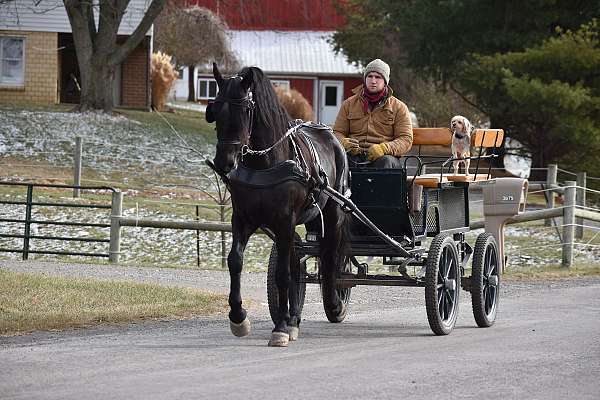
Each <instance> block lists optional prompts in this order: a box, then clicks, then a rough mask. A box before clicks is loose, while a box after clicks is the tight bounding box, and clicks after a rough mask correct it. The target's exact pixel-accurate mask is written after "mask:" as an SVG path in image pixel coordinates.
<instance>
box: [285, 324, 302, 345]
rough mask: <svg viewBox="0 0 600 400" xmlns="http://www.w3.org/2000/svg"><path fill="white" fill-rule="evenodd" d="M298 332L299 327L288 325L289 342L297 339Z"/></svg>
mask: <svg viewBox="0 0 600 400" xmlns="http://www.w3.org/2000/svg"><path fill="white" fill-rule="evenodd" d="M299 333H300V328H298V327H297V326H288V334H289V335H290V342H293V341H296V340H298V334H299Z"/></svg>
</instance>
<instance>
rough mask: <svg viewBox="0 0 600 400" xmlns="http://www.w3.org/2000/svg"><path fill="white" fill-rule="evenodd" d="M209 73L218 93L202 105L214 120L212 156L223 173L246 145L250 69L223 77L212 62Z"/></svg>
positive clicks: (249, 120) (249, 125)
mask: <svg viewBox="0 0 600 400" xmlns="http://www.w3.org/2000/svg"><path fill="white" fill-rule="evenodd" d="M213 75H214V77H215V80H216V81H217V86H218V88H219V93H218V95H217V97H216V99H215V100H214V102H212V103H210V104H209V105H208V106H207V108H206V120H207V121H208V122H209V123H212V122H216V126H217V151H216V154H215V158H214V160H213V162H214V165H215V167H216V168H217V169H218V170H219V171H221V172H223V173H225V174H227V173H228V172H229V171H231V170H232V169H233V168H235V167H236V163H237V158H238V154H240V152H241V148H242V146H244V145H248V141H249V139H250V133H251V130H252V119H253V111H254V101H253V100H252V92H251V91H250V86H251V85H252V76H251V75H252V71H251V70H244V71H242V73H240V74H238V75H235V76H233V77H230V78H223V76H222V75H221V73H220V72H219V69H218V67H217V64H216V63H213Z"/></svg>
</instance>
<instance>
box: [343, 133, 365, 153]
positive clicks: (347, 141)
mask: <svg viewBox="0 0 600 400" xmlns="http://www.w3.org/2000/svg"><path fill="white" fill-rule="evenodd" d="M341 143H342V146H344V149H345V150H346V153H350V154H352V155H353V156H355V155H357V154H358V153H360V146H359V145H358V139H353V138H347V137H344V138H342V140H341Z"/></svg>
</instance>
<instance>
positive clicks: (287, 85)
mask: <svg viewBox="0 0 600 400" xmlns="http://www.w3.org/2000/svg"><path fill="white" fill-rule="evenodd" d="M271 84H272V85H273V87H274V88H278V87H280V88H282V89H286V90H290V81H282V80H276V79H271Z"/></svg>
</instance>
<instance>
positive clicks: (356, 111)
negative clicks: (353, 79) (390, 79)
mask: <svg viewBox="0 0 600 400" xmlns="http://www.w3.org/2000/svg"><path fill="white" fill-rule="evenodd" d="M389 90H390V92H391V88H390V89H389ZM361 91H362V85H360V86H358V87H356V88H354V89H352V93H354V95H353V96H351V97H349V98H348V99H346V100H345V101H344V102H343V103H342V107H341V109H340V112H339V113H338V115H337V118H336V120H335V125H334V126H333V132H334V133H335V135H336V136H337V137H338V139H341V138H343V137H351V138H356V139H358V142H359V144H360V147H361V149H362V150H363V151H365V152H366V151H367V149H368V148H369V147H370V146H371V145H373V144H376V143H382V142H387V143H388V145H389V148H390V151H391V155H393V156H396V157H400V156H402V155H404V154H406V152H407V151H409V150H410V148H411V147H412V140H413V134H412V123H411V121H410V114H409V111H408V107H407V106H406V104H404V103H403V102H401V101H400V100H398V99H397V98H395V97H394V96H393V93H390V95H389V97H388V99H387V100H386V101H385V103H384V104H382V105H380V106H377V107H375V108H374V109H373V110H372V111H367V113H365V112H364V111H363V102H362V99H361V97H360V94H361Z"/></svg>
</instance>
